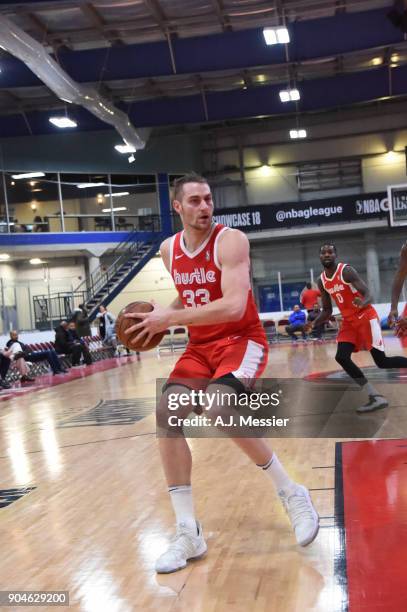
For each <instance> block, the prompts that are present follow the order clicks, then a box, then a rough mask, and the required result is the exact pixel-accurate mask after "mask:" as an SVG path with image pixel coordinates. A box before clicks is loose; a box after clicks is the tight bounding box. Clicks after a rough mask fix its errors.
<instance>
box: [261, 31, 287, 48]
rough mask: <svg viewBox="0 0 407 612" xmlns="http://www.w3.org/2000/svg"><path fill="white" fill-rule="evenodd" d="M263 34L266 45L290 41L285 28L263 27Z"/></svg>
mask: <svg viewBox="0 0 407 612" xmlns="http://www.w3.org/2000/svg"><path fill="white" fill-rule="evenodd" d="M263 36H264V40H265V41H266V45H278V44H284V43H289V42H290V34H289V32H288V30H287V28H282V27H277V28H263Z"/></svg>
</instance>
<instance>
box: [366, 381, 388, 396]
mask: <svg viewBox="0 0 407 612" xmlns="http://www.w3.org/2000/svg"><path fill="white" fill-rule="evenodd" d="M362 389H364V390H365V391H367V392H368V394H369V395H380V396H381V397H383V396H382V394H381V393H379V391H377V390H376V389H375V388H374V386H373V385H372V384H370V382H367V383H365V384H364V385H363V387H362Z"/></svg>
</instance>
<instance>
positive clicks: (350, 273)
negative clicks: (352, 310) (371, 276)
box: [342, 266, 373, 308]
mask: <svg viewBox="0 0 407 612" xmlns="http://www.w3.org/2000/svg"><path fill="white" fill-rule="evenodd" d="M342 278H343V280H344V281H345V282H346V283H350V284H351V285H352V287H354V288H355V289H356V291H358V292H359V293H360V294H361V295H362V297H361V298H360V297H355V299H354V300H353V302H352V303H353V305H354V306H357V307H358V308H365V307H366V306H368V305H369V304H371V303H372V301H373V298H372V296H371V294H370V291H369V288H368V286H367V285H366V283H365V282H364V281H363V280H362V279H361V278H360V276H359V274H358V273H357V272H356V270H355V268H352V266H345V267H344V268H343V270H342Z"/></svg>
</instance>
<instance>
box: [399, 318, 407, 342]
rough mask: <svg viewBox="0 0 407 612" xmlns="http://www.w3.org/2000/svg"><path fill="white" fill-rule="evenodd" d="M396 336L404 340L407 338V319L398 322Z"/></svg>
mask: <svg viewBox="0 0 407 612" xmlns="http://www.w3.org/2000/svg"><path fill="white" fill-rule="evenodd" d="M396 336H397V337H398V338H402V337H404V336H407V319H406V318H401V319H399V320H398V321H397V322H396Z"/></svg>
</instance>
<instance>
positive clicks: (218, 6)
mask: <svg viewBox="0 0 407 612" xmlns="http://www.w3.org/2000/svg"><path fill="white" fill-rule="evenodd" d="M211 3H212V6H213V10H214V11H215V13H216V16H217V18H218V20H219V23H220V25H221V26H222V30H223V31H224V32H230V31H231V30H232V26H231V25H230V21H229V17H228V16H227V15H225V9H224V6H223V1H222V0H211Z"/></svg>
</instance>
